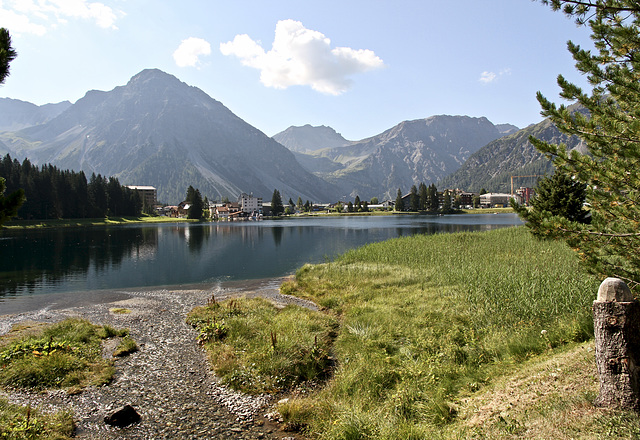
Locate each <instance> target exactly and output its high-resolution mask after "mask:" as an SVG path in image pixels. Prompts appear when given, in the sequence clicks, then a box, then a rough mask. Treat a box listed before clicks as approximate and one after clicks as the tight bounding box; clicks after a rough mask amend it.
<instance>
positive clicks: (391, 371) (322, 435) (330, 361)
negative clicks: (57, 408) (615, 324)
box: [198, 227, 639, 440]
mask: <svg viewBox="0 0 640 440" xmlns="http://www.w3.org/2000/svg"><path fill="white" fill-rule="evenodd" d="M598 285H599V280H598V279H597V278H595V277H594V276H592V275H589V274H588V273H587V272H586V271H585V270H584V268H583V267H581V266H580V265H579V263H578V261H577V258H576V256H575V255H574V254H573V252H572V251H571V250H569V249H568V248H567V247H566V246H565V245H564V243H562V242H555V241H539V240H536V239H534V238H533V237H531V235H530V234H529V233H528V232H527V230H526V229H525V228H523V227H518V228H506V229H500V230H495V231H490V232H482V233H459V234H438V235H431V236H426V235H416V236H412V237H403V238H398V239H394V240H390V241H387V242H383V243H376V244H371V245H367V246H364V247H362V248H359V249H356V250H352V251H349V252H347V253H346V254H344V255H342V256H340V257H338V258H337V259H335V260H334V261H328V262H326V263H324V264H318V265H306V266H304V267H302V268H300V269H299V270H298V272H297V273H296V276H295V278H294V279H293V280H291V281H289V282H287V283H285V284H283V286H282V287H281V291H282V293H285V294H291V295H296V296H299V297H302V298H306V299H310V300H312V301H314V302H315V303H316V304H318V305H320V306H321V311H318V312H311V311H309V310H304V309H301V308H296V307H294V306H289V307H287V308H286V309H283V310H278V309H275V308H273V306H271V307H272V308H273V310H272V311H271V312H270V313H272V314H273V316H274V317H275V316H277V315H278V314H280V313H283V314H286V321H287V322H290V323H297V322H300V323H303V322H312V324H310V325H311V327H310V328H313V332H314V333H313V334H312V333H309V332H306V331H304V330H302V331H301V329H300V328H299V326H297V325H296V326H293V325H292V326H289V327H291V328H294V327H295V330H292V331H291V332H290V333H289V332H288V331H287V328H288V327H287V326H283V325H281V324H274V322H275V321H276V320H277V318H269V319H264V320H262V321H260V320H256V319H255V317H253V318H250V319H251V320H252V321H251V322H252V323H253V324H252V328H259V330H256V335H257V336H256V340H255V341H254V342H252V343H251V344H252V347H254V348H248V347H249V346H248V345H247V342H246V338H247V336H246V334H244V335H243V334H238V333H237V332H236V331H235V330H233V329H232V328H231V326H229V325H228V321H225V318H224V317H223V316H222V315H216V316H217V317H216V318H214V321H215V322H217V323H218V325H223V326H225V334H224V335H223V336H221V337H216V338H213V339H215V340H210V341H207V342H206V343H205V344H204V345H205V346H206V347H208V349H209V350H210V353H212V356H211V359H212V360H213V359H220V358H221V356H220V354H221V353H224V356H223V357H224V359H226V360H227V361H228V362H226V364H225V367H224V368H225V371H219V373H222V377H223V380H226V381H227V383H229V384H230V385H232V386H233V385H234V381H233V380H232V378H233V377H240V376H241V377H242V385H241V386H239V389H245V390H249V391H251V390H252V389H254V390H255V391H260V392H262V391H267V390H266V389H264V388H260V386H258V387H257V388H256V384H259V383H264V382H265V379H264V377H265V374H264V372H266V371H270V370H269V369H270V368H271V366H270V365H272V364H271V362H274V363H276V364H278V365H279V366H278V368H277V369H276V370H277V376H278V377H279V378H280V381H281V383H282V384H285V385H290V386H289V387H288V388H287V387H286V386H283V387H272V388H274V391H278V392H283V391H288V392H289V398H288V399H287V400H286V401H284V402H283V403H281V404H280V405H279V411H280V413H281V414H282V416H283V419H284V422H285V427H288V428H290V429H296V430H299V431H301V432H302V433H304V434H305V435H306V436H308V437H311V438H319V439H369V438H371V439H374V438H375V439H398V440H399V439H423V438H521V437H522V436H523V435H524V434H526V436H527V437H530V438H632V437H633V436H637V435H638V432H639V431H638V423H637V417H635V416H634V415H630V414H626V413H616V412H607V411H604V410H600V409H596V408H594V407H593V406H592V405H591V403H590V402H591V401H592V400H593V398H594V397H595V395H596V393H597V378H596V376H595V369H594V367H593V363H594V362H593V353H592V350H593V349H592V342H591V341H592V338H593V322H592V318H591V304H592V301H593V299H594V298H595V295H596V292H597V289H598ZM237 304H242V301H240V302H238V303H237ZM236 307H241V308H242V307H245V306H242V305H239V306H236ZM265 307H269V306H268V305H265ZM213 308H215V309H218V310H226V309H228V308H229V306H227V305H224V304H222V305H216V306H213ZM249 309H251V307H247V310H249ZM243 313H245V312H243ZM241 315H242V313H237V314H236V315H235V317H234V319H235V318H237V317H239V316H241ZM250 315H251V313H250V312H246V316H247V319H249V316H250ZM316 315H317V316H316ZM206 316H207V312H206V310H204V309H200V310H199V311H198V320H200V322H207V318H206ZM211 316H213V315H211ZM214 321H210V322H214ZM240 322H243V321H242V320H241V321H240ZM244 322H245V323H248V322H249V321H244ZM259 322H262V323H263V324H260V323H259ZM233 326H234V327H242V325H241V324H239V323H234V324H233ZM227 332H228V333H227ZM274 333H275V334H276V335H277V341H278V344H279V343H280V341H287V343H286V344H287V345H288V346H291V347H303V348H304V347H306V348H304V349H305V350H309V347H313V346H314V344H315V346H317V347H318V351H319V352H320V353H323V354H325V355H326V356H324V357H320V358H319V359H321V360H322V363H321V365H320V366H319V367H318V368H316V370H315V371H317V373H318V375H317V377H315V378H314V377H313V375H311V376H309V375H307V376H304V377H303V376H301V375H300V374H299V369H298V370H296V369H295V368H293V369H289V370H287V368H286V366H285V365H283V362H282V360H281V359H280V360H278V359H279V358H277V357H276V356H273V357H272V354H274V353H275V352H277V351H278V349H277V345H276V344H274V343H273V334H274ZM270 335H271V339H270ZM234 340H235V341H240V343H238V342H234ZM311 341H316V342H311ZM317 341H321V343H319V342H317ZM252 351H254V352H260V353H262V354H261V355H260V356H252V355H248V354H247V353H249V352H252ZM212 362H213V361H212ZM214 368H217V367H214ZM276 370H272V371H276ZM217 371H218V370H217ZM252 371H255V372H256V374H255V375H254V376H252V374H251V372H252ZM225 377H226V379H225ZM515 378H517V379H515ZM572 378H575V379H576V381H577V384H573V386H564V387H563V386H561V384H567V383H572ZM514 381H515V382H514ZM305 382H306V383H311V386H309V387H308V388H306V389H305V387H304V386H303V385H300V384H304V383H305ZM514 383H517V384H520V386H516V387H515V388H514V387H513V384H514ZM531 390H537V391H536V392H535V393H534V394H535V396H533V397H532V396H531ZM496 396H502V397H501V398H497V397H496ZM496 398H497V399H498V400H497V401H495V399H496ZM492 399H494V400H492ZM516 403H517V404H516ZM487 408H489V409H487ZM567 412H569V413H571V414H573V416H571V417H567V416H566V414H567ZM578 413H579V414H580V415H579V416H578ZM550 416H552V417H553V418H554V423H552V424H550V423H548V422H546V421H545V420H547V419H548V418H549V417H550ZM478 420H480V422H478ZM558 423H559V424H560V426H558ZM552 426H553V429H551V427H552ZM614 428H615V429H614ZM585 429H586V431H585ZM587 434H588V435H587Z"/></svg>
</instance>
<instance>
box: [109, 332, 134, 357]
mask: <svg viewBox="0 0 640 440" xmlns="http://www.w3.org/2000/svg"><path fill="white" fill-rule="evenodd" d="M136 351H138V344H136V341H134V340H133V339H131V338H130V337H129V336H125V337H124V338H122V340H121V341H120V343H119V344H118V346H117V347H116V349H115V350H114V352H113V356H114V357H123V356H128V355H130V354H131V353H135V352H136Z"/></svg>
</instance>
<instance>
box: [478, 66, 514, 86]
mask: <svg viewBox="0 0 640 440" xmlns="http://www.w3.org/2000/svg"><path fill="white" fill-rule="evenodd" d="M505 75H511V69H509V68H507V69H502V70H501V71H500V72H498V73H495V72H487V71H484V72H482V73H481V74H480V79H478V81H480V82H481V83H483V84H489V83H492V82H495V81H497V80H498V79H499V78H500V77H501V76H505Z"/></svg>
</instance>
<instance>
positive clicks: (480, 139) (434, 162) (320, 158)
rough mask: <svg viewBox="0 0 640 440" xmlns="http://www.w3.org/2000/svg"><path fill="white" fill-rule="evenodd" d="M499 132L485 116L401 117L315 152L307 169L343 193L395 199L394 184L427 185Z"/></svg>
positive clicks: (305, 162)
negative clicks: (364, 135) (387, 126)
mask: <svg viewBox="0 0 640 440" xmlns="http://www.w3.org/2000/svg"><path fill="white" fill-rule="evenodd" d="M500 136H501V133H500V132H499V130H498V129H497V128H496V127H495V126H494V125H493V124H492V123H491V122H490V121H489V120H487V119H486V118H471V117H468V116H447V115H441V116H432V117H430V118H426V119H418V120H414V121H404V122H402V123H400V124H398V125H397V126H395V127H393V128H391V129H389V130H387V131H385V132H383V133H381V134H379V135H377V136H374V137H371V138H368V139H364V140H361V141H359V142H354V143H352V144H351V145H347V146H341V147H338V148H328V149H323V150H318V151H315V152H313V153H312V154H311V155H310V156H311V157H312V159H306V160H304V159H302V158H300V156H298V157H299V161H300V163H302V164H303V165H304V166H305V167H307V169H308V170H310V171H312V172H314V173H315V174H316V175H318V176H320V177H322V178H324V179H325V180H327V181H329V182H331V183H333V184H335V185H336V186H338V187H339V188H341V190H342V195H343V197H355V196H356V195H358V196H360V198H361V199H363V200H367V199H370V198H372V197H374V196H375V197H382V198H384V199H392V198H395V196H396V193H397V190H398V188H400V189H401V190H402V191H403V192H408V191H409V189H410V187H411V185H414V184H415V185H417V184H418V183H420V182H425V183H426V184H429V183H431V182H436V181H437V180H439V179H441V178H443V177H444V176H446V175H448V174H450V173H451V172H453V171H455V170H456V169H458V168H459V167H460V166H461V165H462V164H463V163H464V161H465V160H466V159H467V158H468V157H469V156H470V155H471V154H472V153H474V152H475V151H477V150H478V149H479V148H481V147H482V146H484V145H486V144H487V143H489V142H491V141H492V140H494V139H497V138H499V137H500Z"/></svg>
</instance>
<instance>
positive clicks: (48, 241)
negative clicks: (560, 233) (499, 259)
mask: <svg viewBox="0 0 640 440" xmlns="http://www.w3.org/2000/svg"><path fill="white" fill-rule="evenodd" d="M519 224H521V221H520V220H519V218H518V217H517V215H516V214H465V215H449V216H405V215H393V216H370V217H329V218H298V219H286V220H266V221H261V222H237V223H222V222H221V223H202V224H187V223H163V224H157V225H130V226H105V227H87V228H61V229H46V230H27V231H8V230H3V231H2V232H0V315H3V314H9V313H19V312H23V311H28V310H36V309H39V308H43V307H65V306H69V305H73V304H77V303H78V302H80V301H93V302H100V301H108V300H112V298H115V297H118V295H123V294H122V293H119V292H118V291H122V290H126V289H129V290H131V289H141V288H158V287H161V286H162V287H168V286H171V287H172V288H179V287H182V288H186V287H197V288H205V289H206V288H212V286H216V285H220V284H221V283H222V284H224V283H229V282H233V281H238V280H256V279H270V278H277V277H282V276H286V275H289V274H293V273H294V272H295V271H296V269H298V268H299V267H301V266H302V265H303V264H305V263H319V262H322V261H324V260H325V259H331V258H333V257H335V256H337V255H339V254H341V253H344V252H345V251H347V250H349V249H352V248H355V247H358V246H362V245H364V244H367V243H372V242H377V241H382V240H387V239H390V238H394V237H399V236H403V235H412V234H435V233H448V232H458V231H484V230H490V229H495V228H500V227H507V226H513V225H519Z"/></svg>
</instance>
